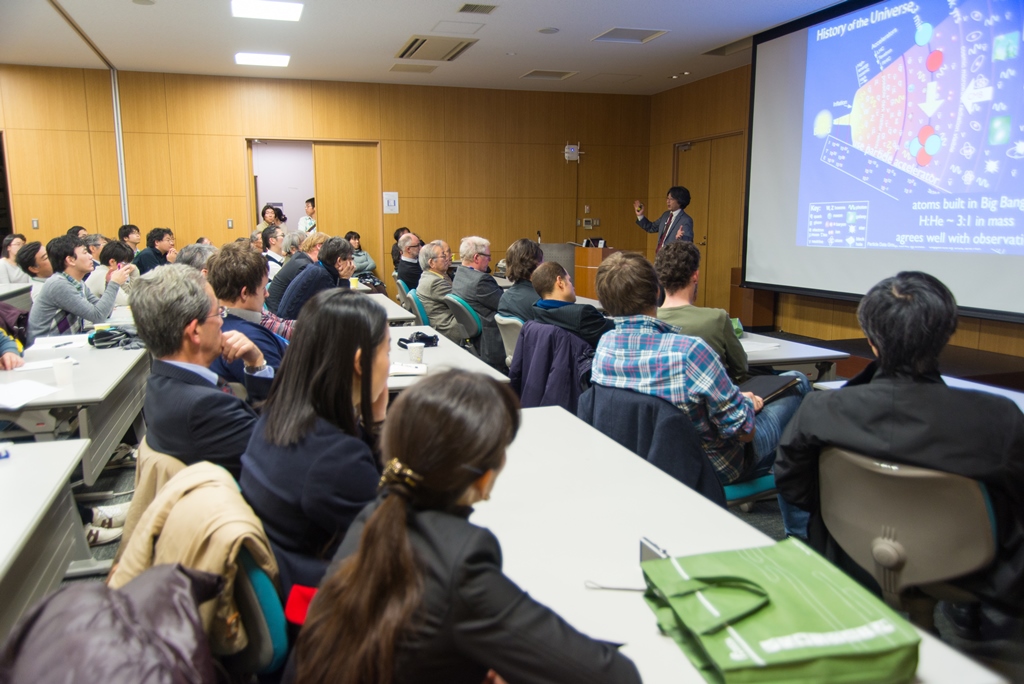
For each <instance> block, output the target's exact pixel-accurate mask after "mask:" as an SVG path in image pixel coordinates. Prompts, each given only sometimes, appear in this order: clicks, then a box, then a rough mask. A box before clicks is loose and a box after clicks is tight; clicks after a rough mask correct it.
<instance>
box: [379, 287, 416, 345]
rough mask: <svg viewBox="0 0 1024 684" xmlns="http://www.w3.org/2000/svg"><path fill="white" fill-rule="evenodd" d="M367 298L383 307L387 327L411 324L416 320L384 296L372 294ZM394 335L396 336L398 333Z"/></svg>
mask: <svg viewBox="0 0 1024 684" xmlns="http://www.w3.org/2000/svg"><path fill="white" fill-rule="evenodd" d="M367 296H368V297H369V298H370V299H372V300H373V301H375V302H376V303H377V304H380V305H381V306H383V307H384V311H386V312H387V314H388V324H389V325H395V324H404V323H411V322H412V321H415V320H416V317H415V316H413V315H412V313H410V312H409V311H406V310H405V309H403V308H402V307H401V306H399V305H398V304H396V303H395V302H394V301H392V300H391V299H390V298H389V297H388V296H387V295H386V294H372V295H367ZM395 334H396V335H397V334H398V333H395Z"/></svg>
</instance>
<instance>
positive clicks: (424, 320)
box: [408, 290, 430, 325]
mask: <svg viewBox="0 0 1024 684" xmlns="http://www.w3.org/2000/svg"><path fill="white" fill-rule="evenodd" d="M408 298H409V311H411V312H412V315H413V316H415V317H416V325H430V318H429V317H428V316H427V310H426V309H424V308H423V302H421V301H420V295H419V293H418V292H416V290H409V292H408Z"/></svg>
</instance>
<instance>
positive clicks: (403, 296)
mask: <svg viewBox="0 0 1024 684" xmlns="http://www.w3.org/2000/svg"><path fill="white" fill-rule="evenodd" d="M391 277H392V278H394V279H395V287H397V288H398V295H397V299H398V303H399V304H401V305H402V306H403V307H405V308H406V310H408V311H412V309H411V308H409V307H411V306H412V303H411V302H410V301H409V286H408V285H406V284H405V281H403V280H402V279H401V278H399V277H398V271H392V272H391Z"/></svg>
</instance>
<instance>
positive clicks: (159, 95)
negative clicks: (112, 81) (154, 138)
mask: <svg viewBox="0 0 1024 684" xmlns="http://www.w3.org/2000/svg"><path fill="white" fill-rule="evenodd" d="M117 89H118V92H119V93H120V95H121V130H122V131H123V132H125V133H166V132H167V95H166V88H165V83H164V75H163V74H150V73H137V72H131V71H120V72H118V74H117Z"/></svg>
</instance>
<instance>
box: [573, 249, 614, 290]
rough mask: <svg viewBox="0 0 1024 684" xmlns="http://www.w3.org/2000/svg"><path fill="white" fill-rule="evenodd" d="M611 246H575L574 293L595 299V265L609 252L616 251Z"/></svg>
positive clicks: (598, 264)
mask: <svg viewBox="0 0 1024 684" xmlns="http://www.w3.org/2000/svg"><path fill="white" fill-rule="evenodd" d="M618 251H619V250H617V249H612V248H611V247H577V248H576V273H574V274H573V279H572V280H573V284H574V285H575V287H576V294H577V295H579V296H580V297H590V298H591V299H597V287H596V286H595V282H596V281H597V267H598V266H600V265H601V262H602V261H604V260H605V259H607V258H608V256H609V255H610V254H614V253H615V252H618Z"/></svg>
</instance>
